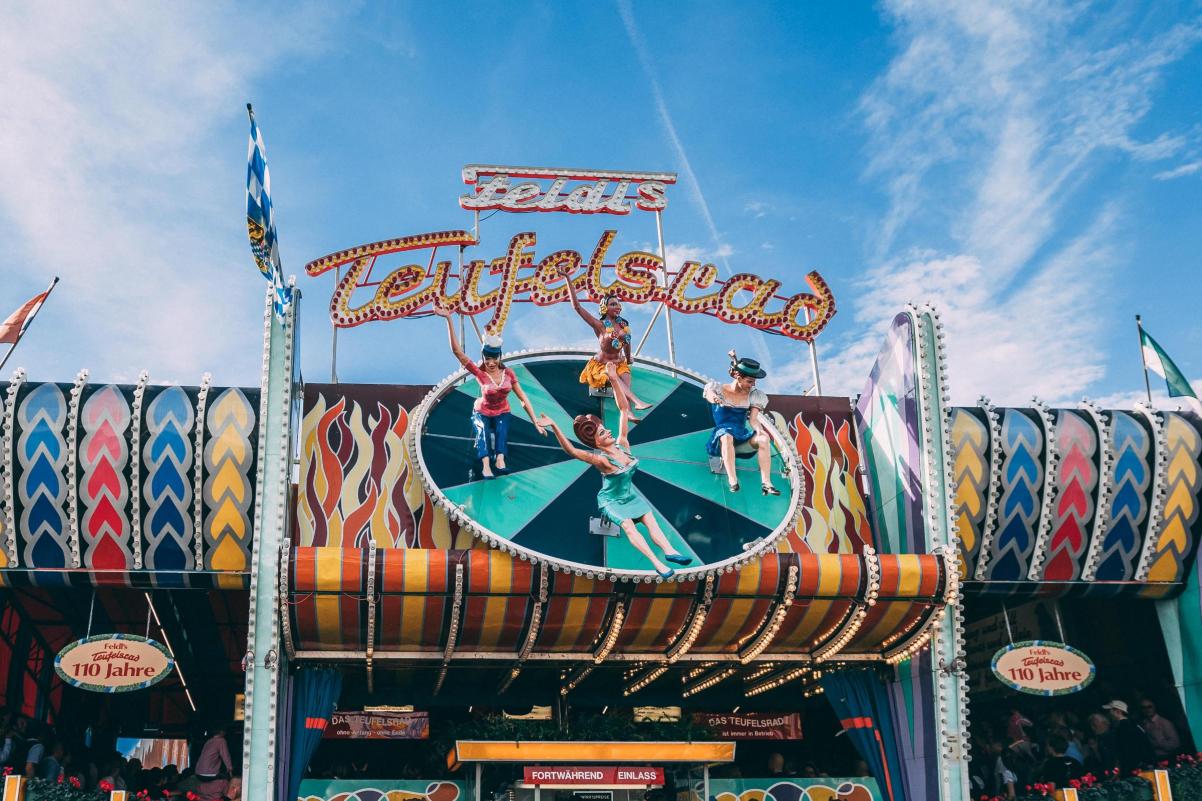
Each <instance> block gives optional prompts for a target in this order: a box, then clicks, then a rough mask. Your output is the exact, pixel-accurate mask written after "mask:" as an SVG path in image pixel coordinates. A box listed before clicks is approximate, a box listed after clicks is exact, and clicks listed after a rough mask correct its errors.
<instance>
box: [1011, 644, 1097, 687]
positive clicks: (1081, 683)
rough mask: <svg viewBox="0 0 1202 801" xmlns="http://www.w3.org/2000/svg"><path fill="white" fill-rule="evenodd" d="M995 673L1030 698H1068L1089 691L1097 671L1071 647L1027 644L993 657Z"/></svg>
mask: <svg viewBox="0 0 1202 801" xmlns="http://www.w3.org/2000/svg"><path fill="white" fill-rule="evenodd" d="M993 673H994V675H995V676H997V677H998V679H999V680H1001V682H1002V683H1003V684H1005V685H1006V686H1007V687H1009V688H1010V689H1012V690H1018V691H1019V692H1024V693H1030V694H1031V695H1067V694H1068V693H1075V692H1077V691H1078V690H1083V689H1085V688H1086V687H1088V686H1089V683H1090V682H1091V681H1093V678H1094V673H1095V669H1094V664H1093V662H1092V661H1091V660H1090V658H1089V657H1088V656H1086V655H1085V654H1083V653H1081V652H1080V651H1078V650H1077V649H1076V648H1073V647H1072V646H1071V645H1065V644H1064V643H1059V642H1049V641H1047V640H1027V641H1025V642H1016V643H1014V644H1012V645H1007V646H1006V647H1004V648H1002V649H1000V650H999V651H998V652H997V653H996V654H994V655H993Z"/></svg>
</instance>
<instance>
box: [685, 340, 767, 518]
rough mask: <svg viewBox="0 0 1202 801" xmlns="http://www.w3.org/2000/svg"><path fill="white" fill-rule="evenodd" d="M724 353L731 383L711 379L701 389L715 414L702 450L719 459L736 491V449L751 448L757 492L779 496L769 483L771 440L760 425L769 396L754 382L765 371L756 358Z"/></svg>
mask: <svg viewBox="0 0 1202 801" xmlns="http://www.w3.org/2000/svg"><path fill="white" fill-rule="evenodd" d="M727 355H728V356H730V371H729V372H730V379H731V380H730V383H729V384H719V383H718V382H717V381H711V382H710V383H708V384H706V385H705V388H704V389H702V391H701V394H702V397H704V398H705V400H706V402H707V403H709V404H710V410H711V412H712V413H713V416H714V430H713V431H712V432H710V438H709V441H708V442H707V443H706V445H705V452H706V453H708V454H709V455H710V456H718V457H721V458H722V466H723V467H724V468H725V469H726V483H727V486H728V487H730V491H731V492H738V491H739V476H738V474H737V473H736V468H737V465H736V463H735V460H736V459H737V458H738V455H737V453H736V451H737V449H739V448H745V449H750V450H751V451H754V452H755V453H756V459H757V461H758V463H759V468H760V492H762V493H763V494H764V495H780V490H778V489H777V488H776V487H774V486H772V440H771V438H770V437H769V434H768V430H767V429H766V428H765V427H764V426H762V425H761V424H760V415H762V414H763V413H764V410H765V409H766V408H767V406H768V396H767V395H766V394H765V393H764V391H763V390H762V389H759V388H758V387H756V385H755V382H756V381H757V380H759V379H761V378H764V377H765V376H767V375H768V374H767V373H766V372H764V369H763V368H762V367H760V363H759V362H757V361H756V360H755V359H740V358H739V357H738V354H736V353H735V352H734V351H733V350H732V351H730V352H729V353H728V354H727ZM778 445H779V443H778Z"/></svg>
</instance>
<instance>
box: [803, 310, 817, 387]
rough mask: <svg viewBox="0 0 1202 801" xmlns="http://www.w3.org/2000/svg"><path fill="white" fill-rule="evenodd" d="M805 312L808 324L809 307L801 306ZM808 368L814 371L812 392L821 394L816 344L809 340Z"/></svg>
mask: <svg viewBox="0 0 1202 801" xmlns="http://www.w3.org/2000/svg"><path fill="white" fill-rule="evenodd" d="M802 308H803V309H804V310H805V314H806V325H809V324H810V307H809V306H803V307H802ZM809 344H810V369H811V370H813V371H814V394H815V395H819V396H821V395H822V379H821V378H819V377H818V346H817V345H815V344H814V340H812V339H811V340H810V343H809Z"/></svg>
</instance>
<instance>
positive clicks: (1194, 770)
mask: <svg viewBox="0 0 1202 801" xmlns="http://www.w3.org/2000/svg"><path fill="white" fill-rule="evenodd" d="M1169 785H1170V787H1172V790H1173V801H1202V764H1199V763H1198V761H1197V759H1196V758H1189V759H1186V760H1183V758H1182V757H1178V758H1177V765H1176V767H1172V768H1169Z"/></svg>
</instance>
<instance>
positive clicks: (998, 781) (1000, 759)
mask: <svg viewBox="0 0 1202 801" xmlns="http://www.w3.org/2000/svg"><path fill="white" fill-rule="evenodd" d="M1006 751H1007V749H1006V746H1005V744H1004V743H1002V742H1001V741H999V740H993V741H992V742H990V743H989V758H990V759H991V760H992V762H993V771H992V775H991V776H990V789H989V795H990V797H992V796H1001V797H1002V798H1005V799H1009V801H1013V799H1014V798H1015V791H1014V786H1015V785H1016V784H1017V783H1018V777H1017V776H1016V775H1015V774H1014V771H1013V770H1011V768H1010V766H1009V765H1008V764H1006V759H1007V756H1008V755H1007V753H1006Z"/></svg>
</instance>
